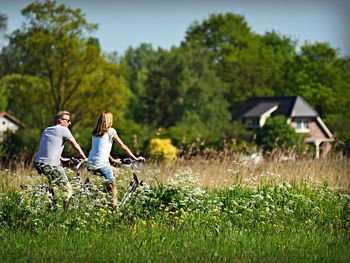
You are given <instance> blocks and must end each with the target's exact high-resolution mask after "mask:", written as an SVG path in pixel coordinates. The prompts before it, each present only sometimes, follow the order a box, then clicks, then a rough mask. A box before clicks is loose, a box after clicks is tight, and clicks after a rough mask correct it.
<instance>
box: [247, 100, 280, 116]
mask: <svg viewBox="0 0 350 263" xmlns="http://www.w3.org/2000/svg"><path fill="white" fill-rule="evenodd" d="M275 106H278V104H277V103H275V102H271V103H270V102H266V103H263V102H262V103H259V104H257V105H255V106H253V108H251V109H250V110H248V111H246V112H245V113H244V114H243V115H242V117H257V116H261V115H263V114H264V113H265V112H267V111H269V110H270V109H272V108H273V107H275Z"/></svg>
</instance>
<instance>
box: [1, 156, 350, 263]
mask: <svg viewBox="0 0 350 263" xmlns="http://www.w3.org/2000/svg"><path fill="white" fill-rule="evenodd" d="M141 168H142V169H141V173H140V177H142V178H143V179H144V181H145V182H147V183H148V184H149V185H148V186H147V185H146V187H144V188H143V189H142V191H140V192H139V193H138V195H135V196H133V198H132V199H131V200H130V202H129V203H128V204H127V206H126V207H124V208H123V209H121V211H120V213H116V212H114V211H112V210H111V209H110V207H109V205H108V203H106V200H102V199H101V200H97V201H96V200H94V202H93V203H94V205H91V204H92V201H91V200H82V202H81V203H79V206H72V207H71V209H70V210H69V212H68V213H65V212H63V211H62V208H61V203H60V202H59V203H58V205H57V209H56V210H55V211H49V210H48V206H47V204H46V202H45V201H43V202H42V203H35V202H29V201H30V200H29V201H28V200H27V202H23V203H19V202H18V200H19V198H20V197H21V196H22V197H23V193H22V192H20V191H18V189H19V185H20V184H21V183H27V182H29V181H30V182H36V183H41V180H42V178H40V177H38V176H37V175H35V173H32V172H31V171H30V170H29V169H18V170H16V171H5V170H4V171H2V172H1V175H0V178H1V184H0V190H1V194H0V222H1V223H0V224H1V230H0V245H1V248H2V249H1V250H0V260H1V262H28V261H31V262H37V261H44V262H46V261H49V262H57V261H62V262H68V261H69V262H72V261H78V262H83V261H84V262H86V261H87V262H106V261H116V262H179V261H180V262H193V261H194V262H214V261H215V262H234V261H239V262H271V261H274V262H280V261H282V262H349V260H350V195H349V192H348V190H349V161H348V160H347V159H331V160H319V161H312V160H309V161H307V160H303V161H297V162H294V163H289V162H288V163H275V162H267V163H263V164H259V165H251V164H247V163H245V164H242V163H239V162H237V160H224V161H217V160H211V161H208V160H205V159H196V160H191V161H179V162H177V163H175V164H173V165H168V166H160V165H158V164H147V165H145V166H144V167H141ZM128 180H129V179H128V177H126V176H121V180H120V181H119V182H118V188H119V190H120V191H119V196H120V197H121V196H122V194H123V192H124V190H125V187H126V184H127V182H128ZM107 199H108V198H107Z"/></svg>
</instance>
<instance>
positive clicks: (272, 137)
mask: <svg viewBox="0 0 350 263" xmlns="http://www.w3.org/2000/svg"><path fill="white" fill-rule="evenodd" d="M256 142H257V144H258V145H261V146H262V147H263V148H264V150H265V151H271V150H273V149H277V148H291V147H295V146H298V145H300V144H301V142H302V138H301V136H299V135H298V134H297V133H296V132H295V130H294V129H293V128H292V127H291V126H290V125H289V124H288V123H287V120H286V118H285V117H283V116H278V117H274V118H269V119H267V121H266V124H265V125H264V126H263V127H262V128H261V129H259V130H258V133H257V138H256Z"/></svg>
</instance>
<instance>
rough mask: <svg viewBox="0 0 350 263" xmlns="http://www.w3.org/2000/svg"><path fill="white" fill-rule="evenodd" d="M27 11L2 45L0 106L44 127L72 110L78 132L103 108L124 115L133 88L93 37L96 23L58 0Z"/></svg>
mask: <svg viewBox="0 0 350 263" xmlns="http://www.w3.org/2000/svg"><path fill="white" fill-rule="evenodd" d="M22 14H23V15H24V16H25V18H26V22H25V23H24V25H23V27H22V28H21V29H18V30H16V31H14V32H13V33H12V34H11V35H10V41H9V45H8V46H7V47H5V48H4V50H3V61H5V62H4V63H5V69H4V73H5V74H6V75H5V76H4V77H3V78H2V86H1V87H2V89H1V93H4V92H5V94H6V96H7V98H6V100H4V102H1V103H2V105H1V107H2V108H4V107H6V110H7V111H9V112H11V113H12V114H13V115H15V116H16V117H17V118H18V119H20V120H21V121H23V122H24V123H26V124H27V128H28V129H30V128H34V127H35V128H40V129H43V128H45V127H46V126H47V125H51V124H52V118H53V116H54V114H56V112H58V111H60V110H68V111H70V112H71V113H72V114H73V115H72V120H73V123H72V127H71V128H72V129H73V133H74V131H77V132H78V133H79V134H84V132H83V131H84V130H85V129H91V127H93V125H94V123H95V119H96V118H97V116H98V114H99V113H100V112H102V111H104V110H108V111H111V112H113V113H114V116H115V117H116V118H123V115H124V112H125V110H126V107H127V102H128V90H127V87H126V85H125V81H124V80H123V78H122V77H120V70H121V68H120V66H119V65H117V64H114V63H111V62H108V61H107V60H106V59H105V58H104V57H103V55H102V53H101V50H100V47H99V43H98V40H97V39H94V38H92V37H90V33H91V32H93V31H94V30H95V29H96V28H97V25H95V24H91V23H88V21H87V20H86V19H85V17H84V14H83V13H82V12H81V10H80V9H71V8H69V7H66V6H65V5H58V4H57V3H56V2H55V1H46V2H44V3H39V2H35V3H33V4H30V5H28V6H27V7H26V8H24V9H23V10H22ZM3 89H5V91H4V92H3ZM19 95H20V96H19ZM23 98H25V100H23ZM85 134H87V133H85ZM89 139H90V136H89ZM87 140H88V139H86V138H82V141H87ZM84 144H85V142H84ZM26 147H27V145H26ZM28 154H29V155H32V154H33V152H28Z"/></svg>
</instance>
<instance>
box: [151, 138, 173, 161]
mask: <svg viewBox="0 0 350 263" xmlns="http://www.w3.org/2000/svg"><path fill="white" fill-rule="evenodd" d="M149 155H150V157H151V158H152V159H155V160H158V161H164V162H170V161H173V160H175V159H176V155H177V148H176V147H175V146H174V145H172V143H171V140H170V139H159V138H153V139H151V142H150V146H149Z"/></svg>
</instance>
